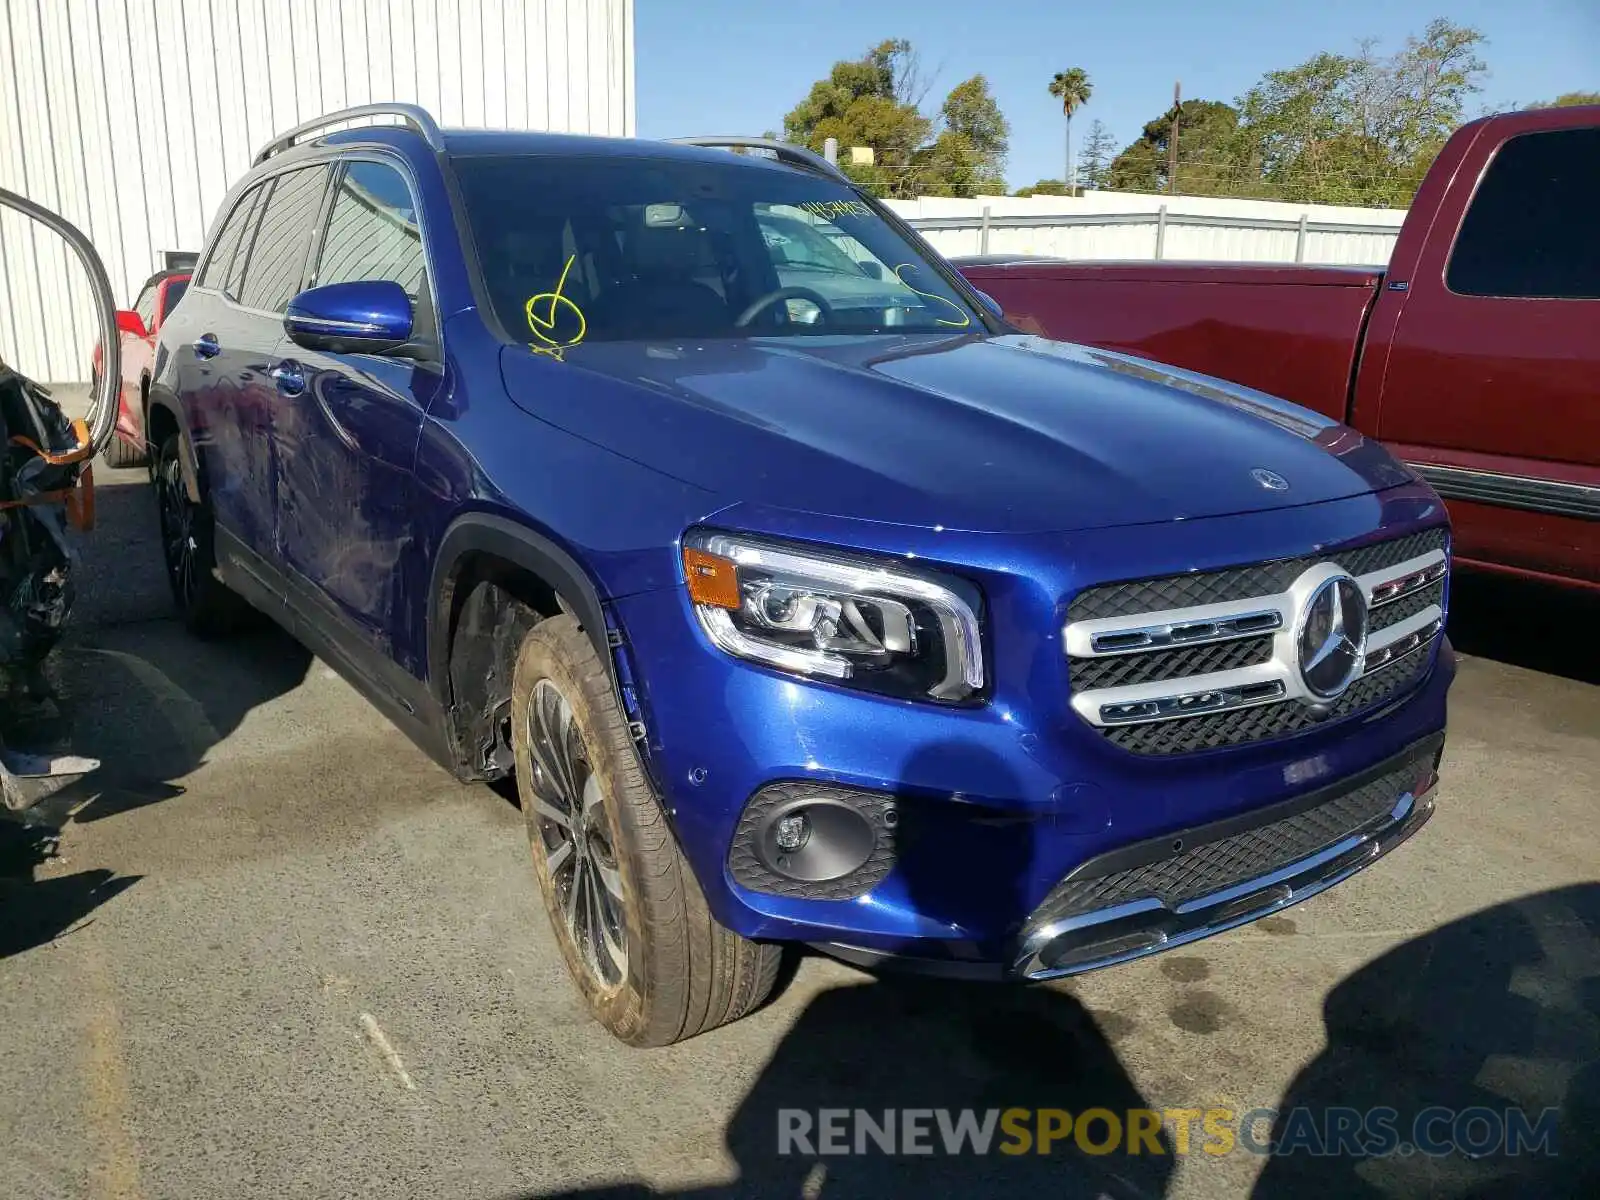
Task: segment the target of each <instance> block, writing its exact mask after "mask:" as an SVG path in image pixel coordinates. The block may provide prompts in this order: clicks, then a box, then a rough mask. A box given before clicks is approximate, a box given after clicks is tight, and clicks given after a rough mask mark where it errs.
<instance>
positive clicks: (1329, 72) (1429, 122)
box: [1108, 21, 1487, 206]
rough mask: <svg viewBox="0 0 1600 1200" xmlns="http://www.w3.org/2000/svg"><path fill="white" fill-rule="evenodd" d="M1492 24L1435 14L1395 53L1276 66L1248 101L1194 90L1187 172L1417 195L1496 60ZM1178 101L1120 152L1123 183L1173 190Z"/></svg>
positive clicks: (1117, 183) (1197, 177)
mask: <svg viewBox="0 0 1600 1200" xmlns="http://www.w3.org/2000/svg"><path fill="white" fill-rule="evenodd" d="M1483 40H1484V39H1483V35H1482V34H1481V33H1479V32H1478V31H1477V30H1475V29H1470V28H1467V27H1464V26H1457V25H1452V24H1450V23H1449V22H1448V21H1434V22H1432V23H1431V24H1430V25H1429V26H1428V27H1427V29H1426V30H1425V31H1424V32H1423V35H1422V36H1421V37H1412V38H1408V39H1407V40H1406V43H1405V45H1404V46H1402V47H1401V48H1400V49H1399V50H1398V51H1397V52H1395V53H1394V54H1392V55H1388V56H1383V55H1379V54H1378V53H1377V50H1376V43H1374V42H1371V41H1367V42H1362V43H1360V44H1359V45H1358V46H1357V49H1356V53H1354V54H1333V53H1327V52H1325V53H1322V54H1317V55H1313V56H1312V57H1311V58H1308V59H1307V60H1306V61H1305V62H1303V63H1300V64H1299V65H1298V66H1294V67H1290V68H1288V69H1286V70H1280V71H1269V72H1268V73H1267V74H1266V75H1264V76H1263V77H1262V78H1261V80H1260V81H1259V82H1258V83H1257V84H1256V85H1255V86H1254V87H1252V88H1251V89H1250V90H1249V91H1248V92H1246V93H1245V94H1244V95H1243V96H1242V97H1240V98H1239V100H1238V101H1237V103H1236V104H1233V105H1229V104H1222V103H1220V102H1217V101H1209V100H1189V101H1185V102H1184V104H1183V105H1182V107H1181V109H1179V110H1178V114H1177V115H1178V117H1179V138H1178V156H1179V157H1178V178H1177V180H1176V181H1175V186H1173V188H1172V190H1174V191H1179V192H1185V193H1188V194H1190V195H1223V196H1252V197H1261V198H1265V199H1281V200H1295V201H1301V202H1306V203H1316V204H1354V205H1383V206H1401V205H1405V204H1409V203H1410V202H1411V198H1412V196H1413V195H1415V193H1416V190H1417V187H1418V185H1419V184H1420V183H1421V182H1422V177H1423V175H1424V174H1426V173H1427V170H1428V167H1429V166H1430V165H1431V164H1432V162H1433V159H1434V157H1435V156H1436V155H1437V154H1438V152H1439V148H1440V147H1441V146H1443V145H1444V142H1445V139H1446V138H1447V137H1449V136H1450V134H1451V133H1452V132H1453V131H1454V130H1455V128H1456V127H1457V126H1458V125H1459V124H1460V123H1461V121H1462V118H1463V116H1464V114H1465V111H1466V105H1467V101H1468V99H1469V98H1470V97H1471V96H1472V94H1473V93H1475V92H1477V91H1479V90H1480V87H1481V83H1482V80H1483V77H1484V74H1485V72H1486V70H1487V68H1486V67H1485V65H1484V63H1483V61H1482V60H1481V59H1480V58H1479V57H1478V51H1479V49H1480V48H1481V47H1482V45H1483ZM1172 117H1173V112H1172V111H1171V110H1168V111H1167V112H1166V113H1164V114H1163V115H1162V116H1160V117H1158V118H1156V119H1155V120H1154V121H1151V122H1150V123H1149V124H1147V125H1146V126H1145V127H1144V132H1143V134H1142V135H1141V136H1140V137H1139V139H1138V140H1137V141H1135V142H1133V143H1132V144H1131V145H1129V146H1128V147H1127V148H1126V149H1125V150H1123V152H1122V153H1121V154H1119V155H1117V157H1116V158H1115V159H1114V160H1113V161H1112V163H1111V168H1110V170H1109V172H1108V175H1109V179H1108V182H1109V184H1110V186H1111V187H1113V188H1119V189H1128V190H1136V191H1163V190H1166V189H1167V187H1168V184H1169V182H1171V181H1169V180H1168V179H1167V171H1168V166H1167V154H1168V149H1169V138H1170V137H1171V130H1172Z"/></svg>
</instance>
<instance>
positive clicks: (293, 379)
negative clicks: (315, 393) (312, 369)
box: [272, 362, 306, 396]
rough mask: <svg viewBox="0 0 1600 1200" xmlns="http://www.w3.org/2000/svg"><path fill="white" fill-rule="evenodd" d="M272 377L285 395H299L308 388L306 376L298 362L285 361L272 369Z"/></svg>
mask: <svg viewBox="0 0 1600 1200" xmlns="http://www.w3.org/2000/svg"><path fill="white" fill-rule="evenodd" d="M272 378H273V379H274V380H276V381H277V384H278V390H279V391H280V392H282V393H283V394H284V395H285V396H298V395H299V394H300V393H301V392H303V391H305V390H306V377H305V375H304V374H303V373H302V372H301V370H300V366H299V364H298V363H290V362H283V363H279V364H278V365H277V366H276V367H274V368H273V369H272Z"/></svg>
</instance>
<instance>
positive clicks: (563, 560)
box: [427, 513, 643, 778]
mask: <svg viewBox="0 0 1600 1200" xmlns="http://www.w3.org/2000/svg"><path fill="white" fill-rule="evenodd" d="M482 583H490V584H494V585H495V587H496V588H497V589H498V591H499V594H500V595H501V596H504V597H509V599H511V600H514V601H516V602H517V603H518V604H520V605H521V606H522V607H523V608H525V609H529V610H532V612H533V613H534V614H535V615H536V618H537V619H543V618H546V617H551V616H555V615H557V614H558V613H560V612H566V613H569V614H570V615H571V616H572V617H573V618H574V619H575V620H576V621H577V622H578V624H579V625H580V626H581V627H582V629H583V630H584V632H585V633H586V634H587V635H588V637H589V640H590V641H591V642H592V643H593V645H594V648H595V653H596V654H597V655H598V656H599V658H600V661H601V662H603V663H604V664H605V667H606V673H607V675H608V677H609V678H610V681H611V686H612V689H613V691H614V692H615V693H616V696H617V701H618V703H619V704H620V705H621V706H622V710H623V712H624V713H625V714H627V716H628V719H629V720H630V721H631V722H638V721H639V720H640V705H639V699H638V697H637V696H636V695H634V694H633V691H634V689H633V684H632V681H631V679H628V680H625V679H624V678H623V675H624V673H625V670H624V669H619V665H618V654H619V652H620V650H621V647H620V644H619V643H620V640H621V639H620V638H614V637H613V628H612V625H611V624H610V622H609V621H608V618H607V609H606V606H605V603H604V601H603V599H602V595H601V591H600V587H599V585H598V584H597V583H596V582H595V581H594V579H593V578H592V577H591V576H590V574H589V573H588V571H587V570H585V569H584V567H583V565H582V564H581V563H579V561H578V560H577V559H576V558H575V557H574V556H573V555H572V554H571V553H570V552H569V551H568V550H566V549H565V548H564V547H562V546H561V545H559V544H558V543H557V542H555V541H554V540H553V539H552V538H550V537H549V536H547V535H545V534H543V533H540V532H538V531H537V530H535V529H532V528H530V527H529V526H527V525H525V524H522V523H520V522H518V521H515V520H512V519H511V518H508V517H504V516H500V515H498V514H495V513H468V514H465V515H463V516H461V517H459V518H457V519H456V521H455V522H454V523H453V524H452V525H451V526H450V528H449V529H448V530H447V531H446V533H445V535H444V537H443V538H442V539H441V541H440V543H439V552H438V554H437V555H436V556H435V558H434V566H433V570H432V575H431V580H430V584H429V589H428V597H429V600H428V616H427V671H428V687H429V690H430V691H431V692H432V694H433V698H434V700H435V702H436V703H437V704H438V706H439V711H440V712H441V713H443V714H444V718H445V723H446V727H447V732H448V735H449V740H450V745H451V750H452V753H453V754H454V755H455V756H456V759H457V761H458V763H459V764H460V766H461V769H462V772H463V773H465V774H469V775H472V776H473V777H481V776H483V775H484V774H486V773H487V775H488V777H491V778H492V777H494V776H495V775H496V774H499V773H502V772H500V771H499V770H497V769H495V768H492V767H486V759H485V756H484V754H483V753H482V745H481V744H482V742H483V738H484V736H485V730H484V728H483V719H484V717H485V715H486V713H487V711H488V710H489V709H491V708H493V707H495V705H496V702H497V697H496V696H494V695H483V696H471V697H461V696H457V695H456V694H455V693H456V688H455V685H454V683H453V680H452V673H451V663H452V659H453V656H454V654H455V649H456V635H457V629H458V626H459V625H460V623H461V621H462V619H463V616H464V612H465V606H466V604H467V603H468V602H469V600H471V598H472V596H473V594H474V592H475V591H476V590H477V589H478V586H479V585H480V584H482ZM489 624H490V625H491V626H492V627H493V629H494V631H495V635H496V636H497V637H503V638H506V639H508V640H509V639H511V638H518V639H520V635H521V634H522V633H525V632H526V629H527V628H531V623H527V624H520V625H519V624H518V623H517V622H516V621H515V620H510V621H503V620H500V619H498V616H497V615H495V614H491V618H490V621H489ZM519 644H520V640H519ZM505 648H506V647H501V650H504V649H505ZM509 649H510V653H511V655H512V656H514V655H515V653H516V647H514V646H512V647H509ZM501 661H503V655H502V656H501ZM626 673H628V674H631V672H626ZM504 678H505V679H506V681H507V684H509V673H507V674H506V675H505V676H504ZM505 699H509V692H508V693H507V696H506V697H505ZM635 728H636V729H641V728H642V726H640V725H635ZM642 757H643V755H641V758H642Z"/></svg>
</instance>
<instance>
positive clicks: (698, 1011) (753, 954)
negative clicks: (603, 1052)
mask: <svg viewBox="0 0 1600 1200" xmlns="http://www.w3.org/2000/svg"><path fill="white" fill-rule="evenodd" d="M512 688H513V691H512V700H511V704H512V709H511V712H512V741H513V747H514V749H515V752H516V764H517V793H518V796H519V798H520V800H521V802H522V811H523V814H524V816H525V818H526V824H527V831H528V846H529V850H530V853H531V857H532V859H533V868H534V875H535V877H536V878H537V879H538V881H539V890H540V892H541V893H542V894H543V897H544V904H545V911H546V913H547V914H548V916H549V918H550V926H551V929H552V930H553V931H554V933H555V938H556V942H557V944H558V945H559V946H560V947H561V953H562V956H563V957H564V958H565V959H566V962H567V969H568V971H569V972H570V973H571V975H572V978H573V981H574V982H575V983H576V984H577V986H578V990H579V991H580V992H581V993H582V995H583V998H584V1001H585V1003H586V1004H587V1005H588V1008H589V1011H590V1013H591V1014H592V1015H593V1016H594V1018H595V1020H597V1021H599V1022H600V1024H602V1025H604V1026H605V1027H606V1028H607V1029H608V1030H610V1031H611V1033H612V1034H613V1035H615V1036H616V1037H617V1038H618V1039H619V1040H621V1041H623V1042H626V1043H627V1044H628V1045H631V1046H666V1045H670V1044H672V1043H673V1042H679V1041H683V1040H684V1039H685V1038H691V1037H693V1036H695V1035H696V1034H698V1033H703V1032H705V1031H706V1030H708V1029H714V1028H716V1027H717V1026H718V1025H723V1024H726V1023H727V1022H729V1021H734V1020H737V1019H739V1018H740V1017H743V1016H745V1015H746V1014H748V1013H750V1012H751V1011H753V1010H754V1009H755V1008H756V1007H757V1006H758V1005H760V1004H761V1002H762V1001H763V1000H765V999H766V998H767V994H768V993H769V992H771V991H772V987H773V984H774V982H775V981H776V979H777V973H778V966H779V963H780V962H781V959H782V951H781V948H780V947H779V946H777V945H775V944H771V943H761V942H752V941H749V940H748V939H746V938H742V937H740V936H739V935H738V934H735V933H733V932H731V931H730V930H727V929H725V928H723V927H722V926H721V925H719V924H718V923H717V922H716V921H715V920H714V919H713V917H712V916H711V913H710V910H709V909H708V908H707V907H706V901H705V896H704V894H703V893H702V892H701V891H700V885H699V883H698V882H697V881H696V879H695V876H694V872H693V871H692V870H691V869H690V867H689V864H688V862H687V861H685V859H684V857H683V852H682V851H681V850H680V849H679V848H678V843H677V840H676V839H675V838H674V836H673V833H672V830H671V829H670V828H668V825H667V821H666V817H665V815H664V814H663V812H662V809H661V804H660V801H659V800H658V799H657V798H656V795H655V792H654V790H653V789H652V788H651V786H650V784H649V782H648V781H647V780H646V778H645V776H644V772H643V771H642V770H641V768H640V766H639V761H638V757H637V755H636V753H635V751H634V747H633V742H632V739H631V737H630V735H629V731H628V724H627V721H626V720H625V719H624V718H623V715H622V712H621V710H620V708H619V706H618V704H617V700H616V696H615V694H614V693H613V691H612V688H611V681H610V678H609V676H608V675H607V673H606V669H605V666H604V664H603V663H602V662H601V661H600V658H599V656H598V655H597V654H596V653H595V649H594V644H593V643H592V642H591V641H590V640H589V638H588V635H586V634H585V633H584V632H583V631H582V630H581V629H579V627H578V625H577V622H575V621H574V620H573V619H572V618H571V617H570V616H565V615H563V616H559V617H553V618H551V619H550V620H547V621H543V622H541V623H540V624H539V625H537V626H535V627H534V628H533V629H532V630H530V631H529V633H528V635H527V637H526V638H524V639H523V642H522V648H521V650H520V652H519V653H518V655H517V664H516V670H515V674H514V676H513V680H512ZM558 747H559V748H558ZM574 828H576V829H577V830H580V831H581V836H576V837H575V836H573V833H572V831H573V829H574Z"/></svg>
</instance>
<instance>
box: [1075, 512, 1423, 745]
mask: <svg viewBox="0 0 1600 1200" xmlns="http://www.w3.org/2000/svg"><path fill="white" fill-rule="evenodd" d="M1447 541H1448V534H1447V532H1446V531H1445V530H1444V529H1443V528H1436V529H1430V530H1423V531H1419V532H1418V533H1414V534H1410V535H1407V536H1405V537H1402V538H1395V539H1391V540H1389V541H1387V542H1378V543H1373V544H1370V545H1367V546H1363V547H1358V548H1356V549H1354V550H1345V551H1335V552H1331V553H1329V554H1327V555H1318V556H1315V557H1307V558H1301V559H1285V560H1280V561H1277V562H1272V563H1263V564H1256V565H1254V566H1248V567H1239V568H1234V569H1230V570H1227V571H1214V572H1206V573H1197V574H1195V575H1188V576H1169V577H1166V578H1163V579H1157V580H1149V581H1143V582H1138V583H1121V584H1110V585H1105V586H1102V587H1098V588H1091V589H1088V590H1086V591H1084V592H1082V593H1080V594H1079V595H1078V596H1076V597H1075V598H1074V599H1073V601H1072V602H1071V604H1069V605H1068V610H1067V611H1068V618H1069V620H1068V623H1067V625H1066V627H1065V628H1064V630H1063V645H1064V648H1065V650H1066V652H1067V656H1068V672H1069V679H1070V682H1071V685H1072V693H1073V694H1072V707H1073V709H1074V710H1075V711H1076V712H1077V713H1078V715H1079V716H1080V717H1081V718H1083V719H1084V720H1085V721H1086V722H1088V723H1089V724H1090V725H1092V726H1096V727H1098V728H1099V729H1100V731H1101V733H1102V734H1104V735H1105V736H1106V737H1107V738H1108V739H1109V740H1111V741H1112V742H1114V743H1116V744H1118V745H1122V746H1124V747H1126V748H1128V749H1130V750H1133V751H1134V752H1135V753H1141V754H1170V753H1184V752H1188V751H1191V750H1199V749H1208V748H1212V747H1215V746H1219V745H1232V744H1237V743H1238V742H1243V741H1254V740H1258V739H1260V738H1264V737H1276V736H1282V735H1284V734H1286V733H1293V732H1297V731H1299V730H1300V729H1303V728H1306V727H1308V726H1310V725H1311V724H1314V723H1316V722H1317V721H1319V720H1327V719H1329V718H1336V717H1339V716H1346V715H1350V714H1352V713H1354V712H1356V711H1358V710H1359V709H1360V708H1363V707H1366V706H1370V705H1374V704H1377V703H1380V702H1381V701H1383V700H1384V699H1385V698H1386V697H1387V696H1389V695H1390V694H1392V693H1395V692H1398V691H1399V690H1400V689H1402V688H1404V687H1406V686H1407V685H1408V684H1409V683H1410V682H1414V679H1415V670H1416V668H1417V664H1419V663H1423V664H1425V663H1426V662H1427V661H1428V657H1429V656H1427V655H1423V654H1418V653H1417V651H1419V650H1421V649H1423V648H1424V647H1426V646H1429V645H1431V644H1432V643H1433V641H1434V640H1435V639H1436V638H1437V636H1438V635H1439V633H1440V632H1441V631H1442V628H1443V618H1444V611H1443V603H1444V595H1445V589H1446V575H1447V572H1448V569H1449V562H1448V557H1447V551H1446V546H1447ZM1341 575H1348V576H1350V577H1352V578H1353V579H1354V580H1355V584H1356V586H1357V587H1358V588H1359V589H1360V591H1361V593H1362V595H1363V596H1364V597H1365V598H1366V600H1367V604H1368V624H1367V635H1366V641H1365V651H1366V656H1367V657H1366V659H1365V660H1361V659H1356V660H1354V661H1353V663H1352V669H1353V670H1354V671H1355V672H1356V678H1355V679H1354V681H1353V682H1352V683H1351V684H1350V685H1349V687H1348V690H1346V691H1345V692H1344V693H1343V694H1342V695H1339V696H1338V698H1337V699H1336V700H1333V701H1327V700H1324V699H1323V698H1322V695H1321V694H1317V693H1313V692H1311V691H1309V690H1308V686H1307V685H1306V683H1305V680H1304V677H1303V676H1302V674H1301V671H1300V669H1299V668H1298V667H1296V666H1295V665H1294V664H1295V662H1296V659H1295V654H1296V653H1297V651H1296V639H1297V638H1298V636H1299V635H1298V622H1299V621H1300V620H1301V614H1302V611H1303V609H1304V606H1305V604H1306V602H1307V600H1308V597H1309V595H1310V592H1311V591H1313V590H1315V589H1316V588H1317V587H1319V586H1323V585H1325V584H1326V583H1327V582H1329V581H1331V580H1332V579H1334V578H1336V577H1338V576H1341ZM1262 584H1271V585H1275V588H1276V590H1274V591H1271V592H1261V591H1257V592H1246V593H1244V594H1241V592H1240V591H1239V590H1238V589H1240V588H1242V587H1250V586H1260V585H1262ZM1324 590H1325V588H1324ZM1132 596H1143V597H1144V598H1146V599H1151V600H1157V601H1160V602H1161V603H1163V604H1164V605H1168V607H1162V608H1157V609H1154V610H1143V611H1140V610H1130V609H1129V608H1128V603H1129V598H1130V597H1132ZM1108 597H1109V598H1108ZM1173 600H1179V601H1184V600H1188V601H1189V603H1188V604H1187V605H1180V606H1178V607H1170V605H1171V602H1172V601H1173ZM1108 610H1111V611H1108ZM1087 614H1094V615H1092V616H1091V615H1087ZM1252 626H1254V627H1252ZM1266 629H1270V630H1271V632H1266V631H1265V630H1266Z"/></svg>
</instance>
